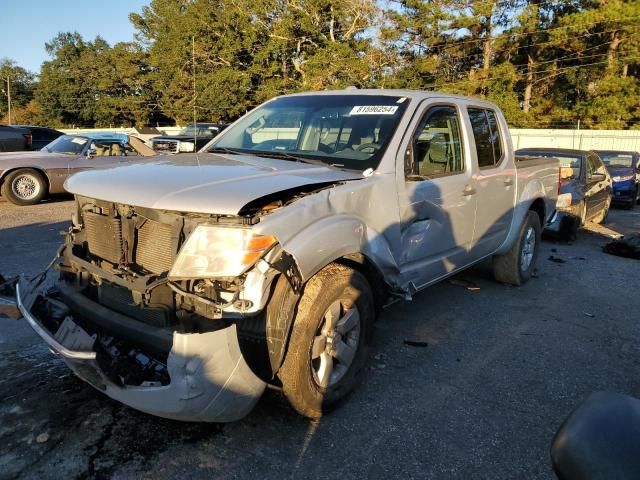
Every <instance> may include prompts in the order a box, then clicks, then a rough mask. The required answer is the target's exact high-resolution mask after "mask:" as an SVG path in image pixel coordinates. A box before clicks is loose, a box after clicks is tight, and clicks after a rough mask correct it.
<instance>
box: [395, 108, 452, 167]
mask: <svg viewBox="0 0 640 480" xmlns="http://www.w3.org/2000/svg"><path fill="white" fill-rule="evenodd" d="M411 153H412V154H411V156H410V164H409V165H408V166H407V167H408V168H407V171H408V174H409V175H418V176H420V177H428V178H433V177H441V176H444V175H451V174H456V173H460V172H463V171H464V168H465V166H464V159H463V157H462V143H461V139H460V122H459V120H458V114H457V112H456V109H455V108H454V107H451V106H445V105H441V106H436V107H433V108H430V109H429V110H428V111H427V113H425V115H424V117H423V118H422V120H421V121H420V124H419V126H418V129H417V130H416V133H415V135H414V137H413V143H412V146H411Z"/></svg>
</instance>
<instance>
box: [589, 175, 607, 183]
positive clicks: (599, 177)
mask: <svg viewBox="0 0 640 480" xmlns="http://www.w3.org/2000/svg"><path fill="white" fill-rule="evenodd" d="M606 178H607V176H606V175H605V174H604V173H592V174H591V180H592V181H594V182H602V181H603V180H605V179H606Z"/></svg>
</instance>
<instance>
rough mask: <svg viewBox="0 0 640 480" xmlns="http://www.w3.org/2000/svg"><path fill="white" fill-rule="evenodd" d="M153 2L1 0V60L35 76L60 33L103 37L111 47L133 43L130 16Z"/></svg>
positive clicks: (121, 0)
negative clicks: (3, 59)
mask: <svg viewBox="0 0 640 480" xmlns="http://www.w3.org/2000/svg"><path fill="white" fill-rule="evenodd" d="M149 1H150V0H103V1H100V0H0V58H4V57H8V58H10V59H12V60H15V61H16V63H17V64H18V65H19V66H21V67H24V68H26V69H27V70H30V71H32V72H34V73H38V72H39V71H40V65H41V64H42V62H44V61H45V60H49V56H48V55H47V52H46V51H45V49H44V44H45V42H48V41H50V40H51V39H52V38H53V37H55V36H56V35H57V34H58V32H69V31H70V32H73V31H77V32H79V33H80V34H81V35H82V37H83V38H84V39H85V40H92V39H94V38H95V37H96V35H100V36H101V37H102V38H104V39H105V40H106V41H107V42H109V44H110V45H113V44H114V43H117V42H123V41H125V42H126V41H129V40H132V39H133V34H134V29H133V26H132V25H131V22H129V13H130V12H134V11H136V12H140V10H141V9H142V6H143V5H147V4H149Z"/></svg>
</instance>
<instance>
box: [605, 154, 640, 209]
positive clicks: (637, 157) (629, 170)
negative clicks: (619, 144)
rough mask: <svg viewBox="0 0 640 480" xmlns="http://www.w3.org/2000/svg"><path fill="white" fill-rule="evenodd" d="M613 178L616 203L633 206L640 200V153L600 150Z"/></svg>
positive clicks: (628, 206)
mask: <svg viewBox="0 0 640 480" xmlns="http://www.w3.org/2000/svg"><path fill="white" fill-rule="evenodd" d="M596 153H597V154H598V156H600V158H601V159H602V161H603V162H604V164H605V165H606V167H607V170H609V174H610V175H611V177H612V178H613V197H612V200H613V202H614V203H616V204H622V205H625V206H626V207H627V208H633V207H635V206H636V203H637V202H638V201H640V153H638V152H618V151H614V150H598V151H597V152H596Z"/></svg>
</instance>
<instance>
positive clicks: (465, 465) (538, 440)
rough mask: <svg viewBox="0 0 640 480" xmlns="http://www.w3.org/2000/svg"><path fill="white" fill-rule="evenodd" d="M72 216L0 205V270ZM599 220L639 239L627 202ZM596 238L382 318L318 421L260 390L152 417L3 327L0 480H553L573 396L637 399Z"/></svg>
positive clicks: (634, 312)
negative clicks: (236, 400)
mask: <svg viewBox="0 0 640 480" xmlns="http://www.w3.org/2000/svg"><path fill="white" fill-rule="evenodd" d="M71 210H72V203H71V202H70V201H68V200H67V199H66V198H64V197H63V198H59V199H56V200H54V201H52V202H49V203H44V204H41V205H38V206H35V207H25V208H16V207H14V206H12V205H9V204H7V203H3V202H0V255H1V256H0V272H2V273H4V274H9V275H13V274H17V273H36V272H37V271H39V270H41V269H42V268H44V266H45V265H46V264H47V263H48V262H49V260H50V259H51V257H52V255H53V254H54V252H55V250H56V248H57V246H58V244H59V242H60V238H59V236H58V232H59V231H60V230H62V229H64V228H65V225H66V224H67V223H68V220H67V219H68V218H69V216H70V213H71ZM608 226H609V227H610V228H612V229H614V230H616V231H618V232H621V233H625V234H629V233H633V232H640V209H638V210H637V211H622V210H614V211H613V212H612V214H611V217H610V222H609V224H608ZM597 232H600V233H588V232H584V233H583V234H582V235H581V236H580V238H579V239H578V241H577V242H575V243H574V244H572V245H567V244H554V243H551V242H545V243H544V244H543V247H542V250H541V255H540V259H539V263H538V274H537V278H534V279H532V281H531V282H530V283H528V284H527V285H526V286H524V287H521V288H512V287H507V286H504V285H499V284H497V283H495V282H493V281H492V277H491V271H490V268H489V267H490V265H487V264H482V265H480V266H478V267H476V268H474V269H472V270H469V271H467V272H465V273H463V274H461V275H459V276H458V277H457V278H456V280H458V281H453V282H444V283H441V284H439V285H436V286H434V287H432V288H430V289H428V290H427V291H425V292H423V293H421V294H419V295H417V296H416V298H414V300H413V301H412V302H409V303H399V304H396V305H394V306H392V307H390V308H388V309H387V310H386V311H384V312H383V314H382V315H381V317H380V319H379V321H378V323H377V325H376V330H377V332H376V336H375V344H374V348H373V352H372V356H371V361H370V365H371V367H370V368H369V370H368V372H367V375H366V376H365V379H364V381H363V383H362V385H361V386H360V388H359V389H358V390H356V391H355V392H354V393H353V394H352V395H351V397H350V398H349V399H348V401H347V402H346V403H345V404H344V405H343V406H342V407H340V408H339V409H337V410H336V411H335V412H334V413H332V414H331V415H329V416H327V417H325V418H323V419H322V420H321V421H319V422H310V421H308V420H305V419H303V418H300V417H298V416H297V415H296V414H295V413H293V412H292V411H291V410H290V409H289V407H288V406H287V405H286V403H285V402H284V401H283V400H282V399H281V397H280V395H279V394H278V393H277V392H272V391H268V392H267V393H266V394H265V396H264V398H263V399H262V400H261V401H260V402H259V404H258V406H257V407H256V409H255V410H254V411H253V412H252V413H251V414H250V415H249V416H248V417H247V418H245V419H244V420H242V421H239V422H235V423H232V424H225V425H218V424H185V423H178V422H173V421H168V420H163V419H158V418H154V417H151V416H148V415H145V414H142V413H139V412H136V411H133V410H131V409H129V408H126V407H124V406H122V405H120V404H118V403H116V402H114V401H111V400H110V399H108V398H107V397H105V396H103V395H102V394H100V393H98V392H96V391H94V390H93V389H92V388H91V387H89V386H87V385H85V384H84V383H82V382H81V381H79V380H77V379H76V378H74V377H72V376H71V375H69V373H68V370H67V369H66V367H65V365H64V364H63V363H62V362H61V361H60V360H59V359H57V358H56V357H54V356H53V355H51V354H50V353H49V352H48V350H47V349H46V348H45V346H44V344H43V342H42V341H41V340H39V338H37V337H36V335H35V334H34V333H32V332H31V331H30V329H29V327H28V326H27V325H26V324H25V322H16V321H12V320H2V319H0V368H1V369H2V371H3V372H4V375H3V376H2V379H0V479H9V478H27V479H38V480H44V479H49V478H51V479H53V478H56V479H57V478H118V479H138V478H143V479H144V478H149V479H153V480H162V479H169V478H176V477H178V476H179V477H180V478H183V479H189V478H203V477H208V478H213V477H215V478H236V477H242V478H246V477H249V476H257V477H260V478H283V477H289V478H298V477H302V478H337V477H339V478H362V477H368V478H388V477H390V476H402V477H404V478H464V479H467V478H491V479H495V478H499V479H502V478H504V479H517V478H523V479H525V478H526V479H547V478H553V475H552V472H551V469H550V466H549V460H548V447H549V443H550V441H551V438H552V436H553V433H554V431H555V430H556V429H557V427H558V426H559V425H560V423H561V421H562V420H563V419H564V418H565V416H566V415H567V414H568V413H569V412H570V411H571V409H572V408H573V407H574V406H575V405H576V404H577V403H578V402H580V401H581V400H582V399H583V398H585V397H586V396H587V395H588V394H589V393H590V392H592V391H596V390H613V391H618V392H623V393H627V394H630V395H635V396H640V381H639V380H638V375H637V372H638V367H639V358H640V355H639V354H640V343H639V342H638V340H639V339H640V326H639V323H638V321H637V319H638V312H639V311H640V300H639V298H638V293H637V292H638V291H639V290H640V275H638V266H639V265H640V264H639V263H638V261H637V260H630V259H624V258H619V257H613V256H610V255H606V254H604V253H602V251H601V247H602V245H604V244H605V243H606V241H607V238H605V237H604V236H603V233H606V230H602V229H599V230H597ZM550 257H553V258H554V259H556V260H555V261H553V260H550ZM558 259H559V260H558ZM467 282H472V283H473V284H474V285H476V286H477V287H479V290H473V291H472V290H468V289H467V288H466V286H467V285H469V284H468V283H467ZM406 340H410V341H417V342H426V344H427V346H425V347H415V346H408V345H406V344H405V341H406Z"/></svg>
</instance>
